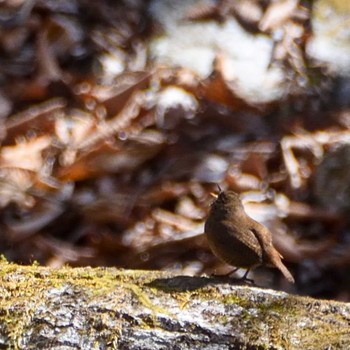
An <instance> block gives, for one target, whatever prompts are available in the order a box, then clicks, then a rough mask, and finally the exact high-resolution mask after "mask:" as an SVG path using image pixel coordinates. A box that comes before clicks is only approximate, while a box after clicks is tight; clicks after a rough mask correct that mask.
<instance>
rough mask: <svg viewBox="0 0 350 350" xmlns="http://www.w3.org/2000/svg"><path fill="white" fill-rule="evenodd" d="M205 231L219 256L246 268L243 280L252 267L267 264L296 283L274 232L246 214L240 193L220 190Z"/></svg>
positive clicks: (230, 263) (236, 265) (211, 246)
mask: <svg viewBox="0 0 350 350" xmlns="http://www.w3.org/2000/svg"><path fill="white" fill-rule="evenodd" d="M204 232H205V234H206V236H207V239H208V242H209V245H210V248H211V249H212V251H213V253H214V254H215V255H216V256H217V257H218V258H219V259H221V260H223V261H224V262H226V263H227V264H229V265H232V266H235V267H236V268H237V269H238V268H245V269H247V271H246V273H245V275H244V276H243V279H247V278H246V277H247V275H248V273H249V271H250V270H251V269H253V268H255V267H258V266H268V267H275V268H277V269H279V270H280V271H281V272H282V274H283V275H284V277H285V278H286V279H287V280H288V281H289V282H291V283H294V278H293V276H292V275H291V273H290V272H289V271H288V269H287V268H286V266H285V265H284V264H283V263H282V260H281V258H282V255H281V254H280V253H279V252H278V251H277V250H276V248H275V247H274V246H273V244H272V235H271V232H270V231H269V230H268V229H267V228H266V227H265V226H263V225H262V224H260V223H259V222H257V221H255V220H253V219H252V218H251V217H249V216H248V215H247V214H246V212H245V211H244V208H243V204H242V202H241V199H240V197H239V195H238V194H237V193H235V192H233V191H221V192H220V193H219V195H218V197H217V199H216V200H215V201H214V202H213V204H212V205H211V208H210V212H209V215H208V218H207V220H206V222H205V226H204ZM237 269H236V270H237ZM232 272H233V271H232Z"/></svg>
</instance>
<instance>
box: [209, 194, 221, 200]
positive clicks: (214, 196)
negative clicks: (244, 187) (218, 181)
mask: <svg viewBox="0 0 350 350" xmlns="http://www.w3.org/2000/svg"><path fill="white" fill-rule="evenodd" d="M210 195H211V196H212V197H213V198H215V199H216V198H218V197H219V195H218V194H217V193H214V192H210Z"/></svg>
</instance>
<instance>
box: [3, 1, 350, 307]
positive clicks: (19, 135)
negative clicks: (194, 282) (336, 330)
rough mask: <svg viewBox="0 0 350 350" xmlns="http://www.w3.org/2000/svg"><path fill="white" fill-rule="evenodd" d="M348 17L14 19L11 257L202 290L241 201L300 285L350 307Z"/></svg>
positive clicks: (137, 9) (8, 78)
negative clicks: (227, 205) (216, 209)
mask: <svg viewBox="0 0 350 350" xmlns="http://www.w3.org/2000/svg"><path fill="white" fill-rule="evenodd" d="M349 16H350V3H349V2H348V1H347V0H318V1H310V0H308V1H306V0H305V1H302V0H300V1H299V0H276V1H270V0H231V1H230V0H217V1H214V0H212V1H209V0H208V1H205V0H198V1H195V0H191V1H188V0H186V1H185V0H177V1H170V0H148V1H144V0H120V1H108V0H101V1H98V2H97V1H88V0H75V1H74V0H73V1H72V0H60V1H57V0H45V1H44V0H3V1H1V2H0V140H1V148H0V253H1V254H2V255H3V256H4V257H5V258H6V259H7V260H9V261H12V262H16V263H21V264H30V263H33V262H34V261H37V262H39V263H40V264H42V265H47V266H53V267H59V266H62V265H70V266H87V265H91V266H116V267H122V268H130V269H160V270H170V271H177V272H178V273H183V274H189V275H200V274H212V273H216V274H220V273H225V272H228V271H230V269H231V267H229V266H227V265H225V264H224V263H222V262H220V261H219V260H218V259H217V258H215V257H214V256H213V255H212V253H211V252H210V249H209V248H208V245H207V242H206V239H205V237H204V236H203V224H204V221H205V218H206V215H207V213H208V210H209V208H210V204H211V202H212V201H213V198H212V197H211V196H210V193H211V192H214V193H215V192H217V191H218V188H217V184H218V185H219V186H220V187H221V188H222V189H224V190H226V189H232V190H235V191H237V192H239V193H241V195H242V198H243V201H244V205H245V208H246V211H247V212H248V214H249V215H250V216H252V217H253V218H255V219H256V220H258V221H260V222H262V223H263V224H265V225H266V226H268V227H269V228H270V230H271V231H272V233H273V239H274V243H275V245H276V247H277V249H278V250H279V251H280V252H281V253H282V255H283V256H284V262H285V264H286V265H287V266H288V268H289V269H290V270H291V272H292V274H293V275H294V276H295V279H296V284H295V285H290V284H289V283H288V282H286V281H285V280H284V279H283V276H282V275H281V274H280V273H279V272H278V271H277V270H273V269H265V268H259V269H257V270H255V271H254V272H252V273H251V276H250V277H253V278H254V279H255V281H256V283H257V284H258V285H262V286H267V287H273V288H278V289H283V290H286V291H289V292H292V293H296V294H301V295H310V296H313V297H318V298H332V299H337V300H342V301H349V300H350V273H349V271H350V254H349V252H350V216H349V213H350V108H349V107H350V78H349V77H350V30H349V28H350V27H349V25H348V22H349V18H350V17H349Z"/></svg>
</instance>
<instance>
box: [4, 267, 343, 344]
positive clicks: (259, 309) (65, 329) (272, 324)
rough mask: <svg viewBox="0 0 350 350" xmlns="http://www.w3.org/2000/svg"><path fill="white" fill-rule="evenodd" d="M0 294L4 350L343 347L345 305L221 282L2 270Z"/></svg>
mask: <svg viewBox="0 0 350 350" xmlns="http://www.w3.org/2000/svg"><path fill="white" fill-rule="evenodd" d="M235 283H236V284H235ZM0 289H1V299H0V348H1V349H11V348H13V349H36V350H37V349H60V350H61V349H132V350H134V349H135V350H136V349H152V350H157V349H191V350H193V349H220V350H225V349H298V350H299V349H347V348H350V331H349V329H350V328H349V324H350V306H349V304H345V303H340V302H335V301H323V300H315V299H311V298H306V297H299V296H294V295H289V294H287V293H284V292H278V291H274V290H268V289H260V288H255V287H251V286H246V285H239V284H237V281H236V282H235V281H234V280H232V279H231V280H230V279H228V278H209V277H189V276H178V275H174V274H171V273H167V272H159V271H157V272H154V271H130V270H117V269H115V268H61V269H52V268H46V267H38V266H25V267H24V266H18V265H14V264H9V263H6V262H3V263H2V264H1V283H0Z"/></svg>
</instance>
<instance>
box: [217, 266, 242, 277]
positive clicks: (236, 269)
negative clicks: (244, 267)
mask: <svg viewBox="0 0 350 350" xmlns="http://www.w3.org/2000/svg"><path fill="white" fill-rule="evenodd" d="M239 269H240V267H235V268H234V269H233V270H231V271H230V272H228V273H224V274H223V275H217V274H215V273H214V274H213V276H214V277H231V275H232V274H233V273H235V272H236V271H238V270H239Z"/></svg>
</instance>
